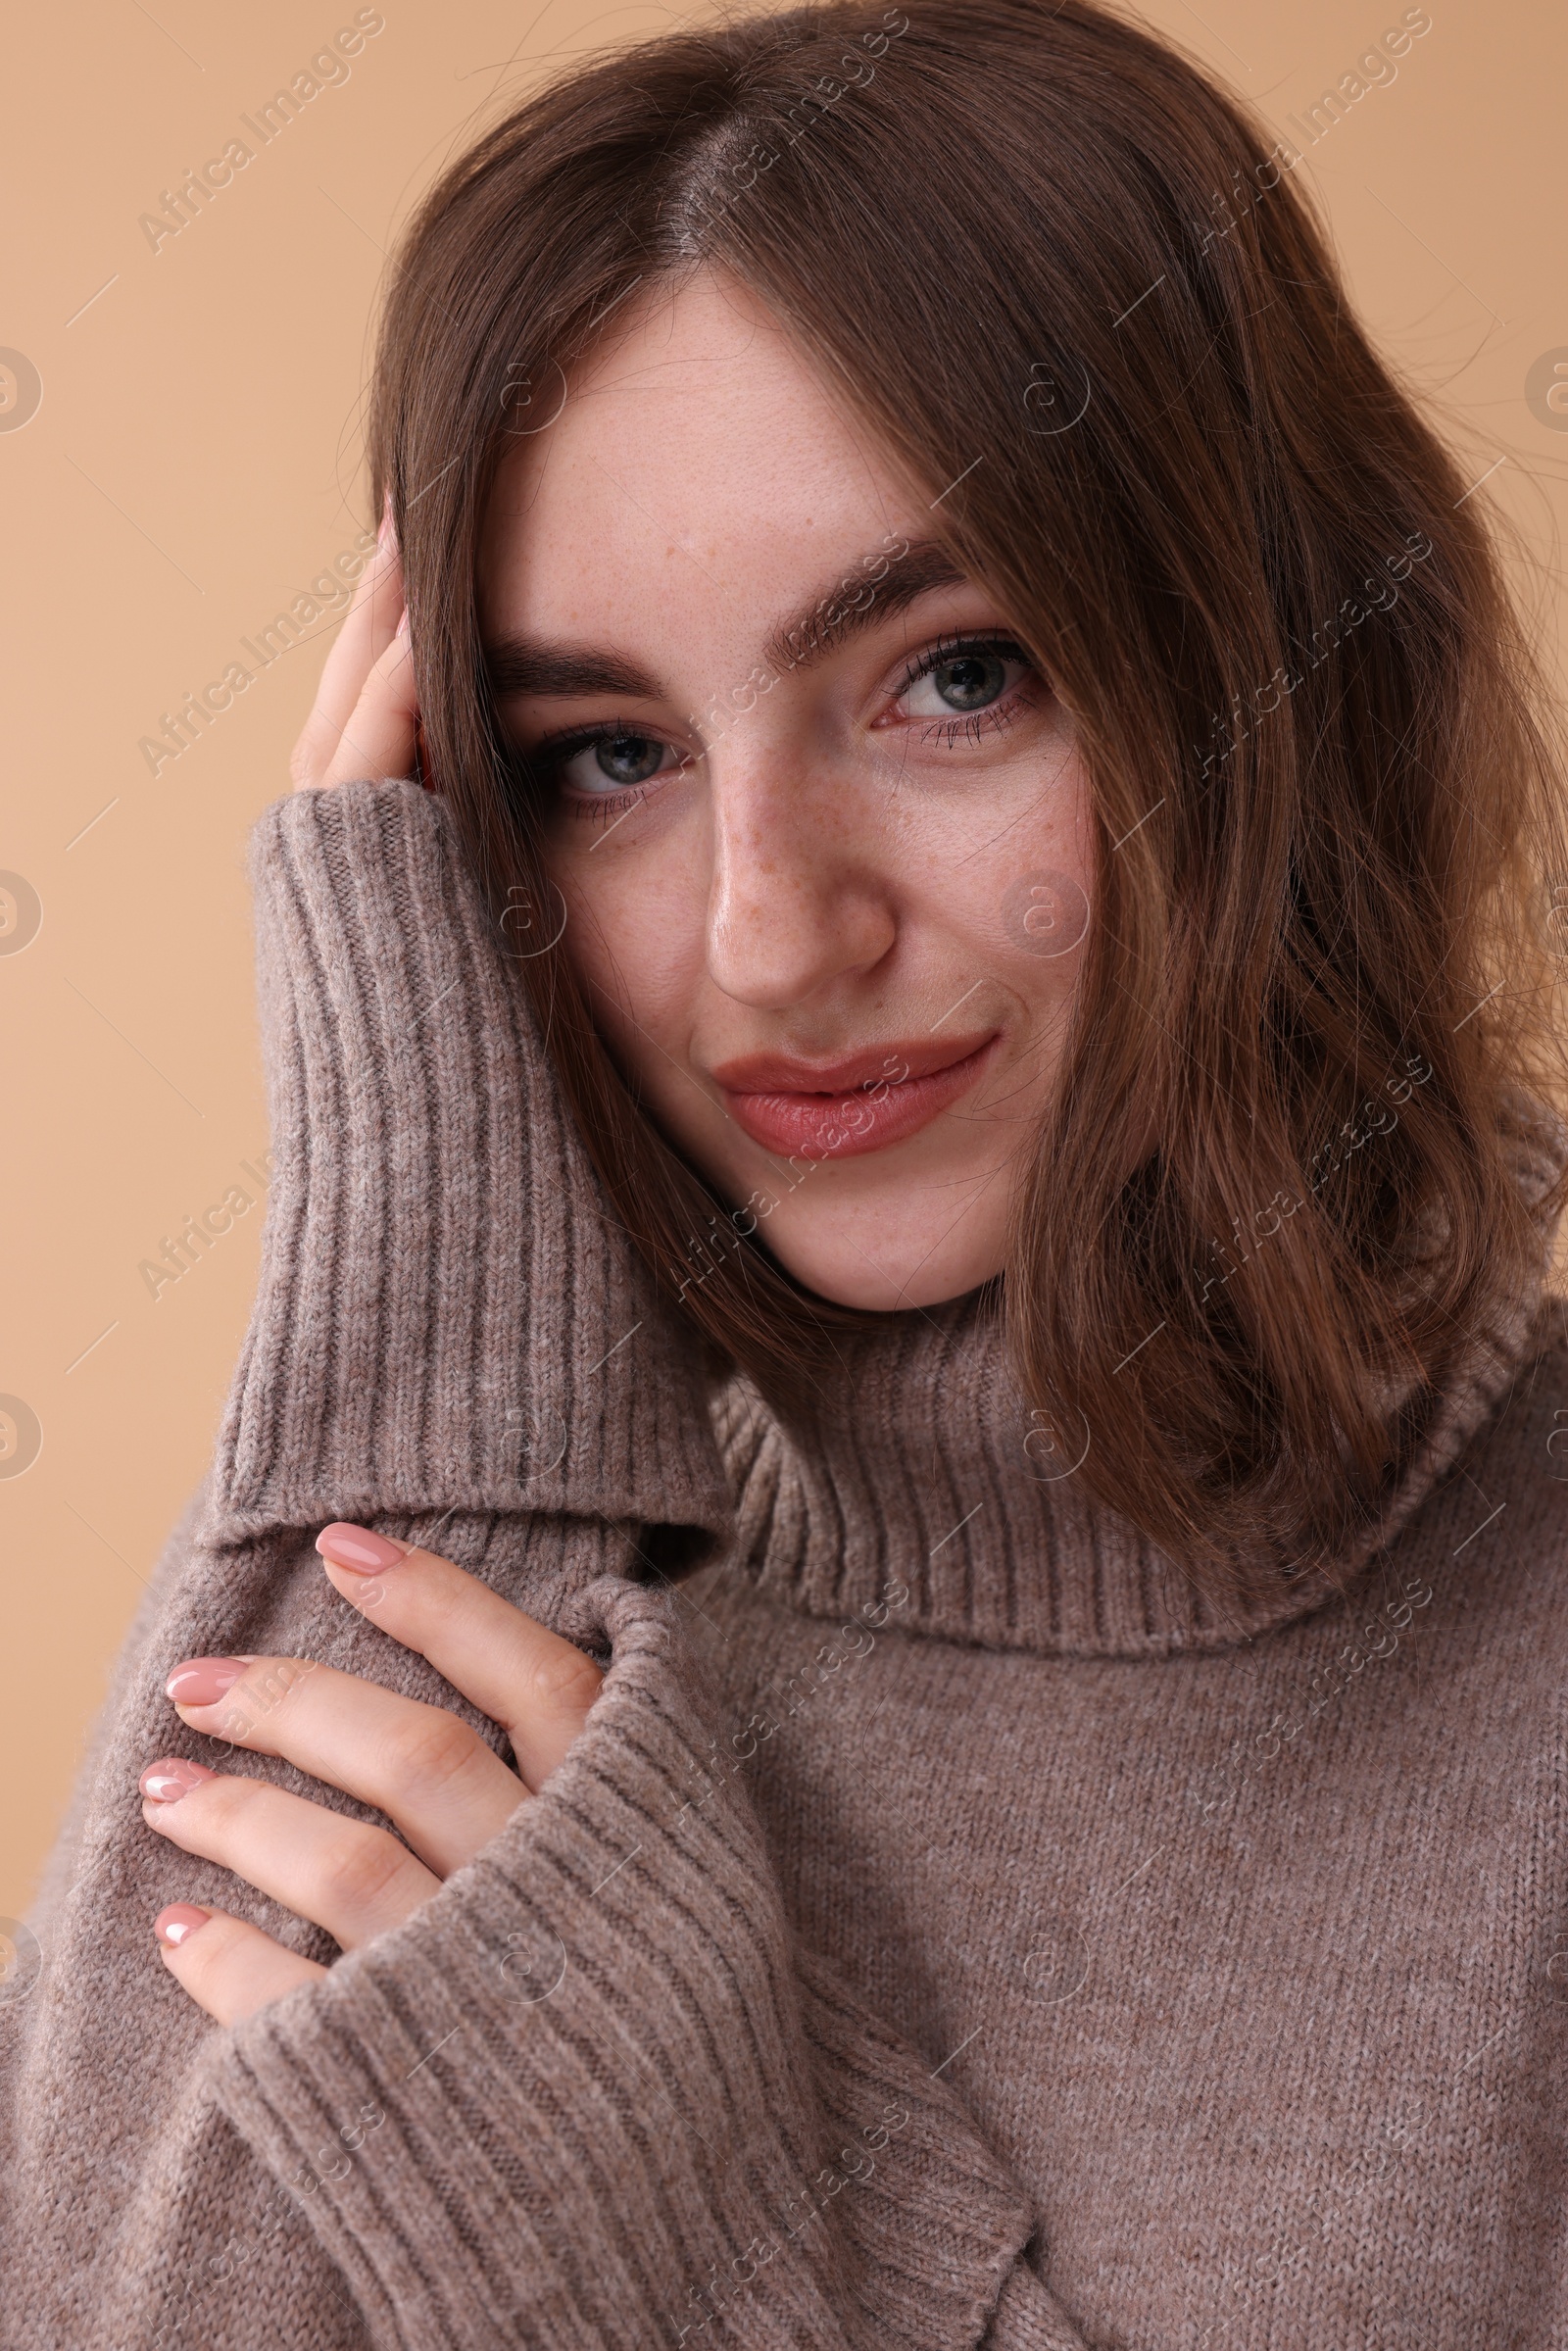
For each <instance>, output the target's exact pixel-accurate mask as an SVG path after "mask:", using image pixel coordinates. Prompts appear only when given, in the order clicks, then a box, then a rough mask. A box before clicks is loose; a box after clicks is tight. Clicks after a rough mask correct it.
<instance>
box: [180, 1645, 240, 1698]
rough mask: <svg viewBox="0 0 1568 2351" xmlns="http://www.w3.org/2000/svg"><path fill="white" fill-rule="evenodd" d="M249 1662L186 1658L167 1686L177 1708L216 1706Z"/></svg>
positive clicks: (227, 1659) (220, 1658) (235, 1658)
mask: <svg viewBox="0 0 1568 2351" xmlns="http://www.w3.org/2000/svg"><path fill="white" fill-rule="evenodd" d="M248 1662H249V1660H248V1659H246V1658H244V1657H187V1658H186V1660H185V1662H184V1664H183V1665H176V1666H175V1668H174V1670H173V1672H172V1674H171V1675H170V1677H169V1680H168V1681H167V1682H166V1683H165V1684H164V1690H165V1692H166V1693H167V1695H168V1696H170V1697H172V1699H173V1701H174V1703H175V1705H176V1706H216V1705H217V1703H218V1701H219V1699H220V1698H221V1696H222V1695H223V1692H224V1691H225V1690H232V1689H233V1687H234V1684H235V1683H236V1682H237V1681H238V1680H239V1678H240V1675H241V1674H242V1673H243V1672H244V1671H245V1668H246V1665H247V1663H248Z"/></svg>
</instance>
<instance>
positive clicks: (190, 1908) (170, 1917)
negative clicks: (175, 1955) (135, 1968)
mask: <svg viewBox="0 0 1568 2351" xmlns="http://www.w3.org/2000/svg"><path fill="white" fill-rule="evenodd" d="M212 1915H213V1914H212V1912H211V1911H210V1910H201V1909H198V1907H197V1905H196V1904H195V1903H194V1902H171V1903H170V1905H169V1908H168V1909H167V1910H161V1911H160V1912H159V1913H158V1916H157V1917H156V1918H155V1919H154V1921H153V1933H154V1934H155V1935H157V1937H158V1939H159V1941H160V1942H161V1943H168V1944H170V1945H172V1948H173V1949H174V1950H176V1951H177V1950H178V1948H179V1946H180V1944H181V1943H184V1942H189V1940H190V1938H191V1936H192V1935H194V1934H195V1932H196V1930H197V1928H198V1927H205V1926H206V1924H207V1922H208V1920H209V1919H210V1918H211V1917H212Z"/></svg>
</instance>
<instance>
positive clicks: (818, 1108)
mask: <svg viewBox="0 0 1568 2351" xmlns="http://www.w3.org/2000/svg"><path fill="white" fill-rule="evenodd" d="M997 1035H998V1032H997V1031H995V1030H993V1031H992V1032H991V1034H990V1035H989V1036H985V1037H981V1038H978V1039H974V1040H971V1041H969V1042H958V1043H956V1044H954V1043H950V1044H944V1045H937V1044H934V1043H933V1042H932V1041H931V1040H930V1039H929V1038H923V1039H920V1040H917V1041H909V1042H904V1043H899V1042H896V1041H895V1042H891V1043H888V1044H885V1045H878V1046H870V1047H867V1048H866V1049H865V1050H864V1051H862V1052H860V1053H852V1054H848V1055H841V1056H840V1058H839V1059H837V1060H836V1061H826V1062H815V1063H813V1062H809V1061H800V1060H795V1059H793V1058H792V1057H791V1056H790V1055H788V1054H786V1053H748V1054H745V1055H743V1056H742V1057H741V1058H739V1059H737V1060H734V1061H725V1062H721V1063H720V1064H719V1066H718V1068H716V1069H715V1070H714V1071H713V1073H712V1074H713V1076H714V1078H715V1079H716V1080H717V1082H718V1084H719V1086H720V1087H721V1089H722V1091H723V1097H724V1104H725V1107H726V1108H727V1109H728V1111H729V1113H730V1115H731V1117H732V1118H733V1119H734V1120H735V1122H736V1124H737V1125H738V1126H740V1127H742V1128H744V1130H745V1132H746V1133H747V1134H748V1135H750V1137H751V1138H752V1141H753V1142H754V1143H760V1144H761V1146H762V1147H763V1149H764V1150H766V1151H779V1152H782V1153H783V1154H784V1155H785V1156H786V1157H794V1158H802V1159H858V1158H863V1157H864V1155H865V1154H866V1153H867V1152H868V1151H886V1150H887V1149H888V1148H889V1147H890V1145H892V1144H895V1143H903V1142H906V1141H907V1139H908V1137H909V1136H911V1135H916V1134H918V1133H919V1132H920V1129H921V1128H922V1127H926V1126H929V1125H930V1123H931V1121H932V1120H933V1119H934V1118H937V1117H940V1115H941V1113H942V1112H943V1111H944V1110H946V1109H949V1108H951V1106H952V1105H953V1103H954V1102H957V1101H958V1100H959V1099H960V1097H961V1096H963V1095H964V1094H967V1092H968V1091H969V1089H970V1087H971V1086H972V1085H973V1084H974V1083H975V1081H976V1079H977V1078H978V1077H979V1076H980V1073H981V1071H982V1069H983V1068H984V1066H985V1064H986V1062H987V1061H988V1060H989V1058H990V1056H991V1050H992V1048H993V1046H994V1045H995V1044H996V1042H997Z"/></svg>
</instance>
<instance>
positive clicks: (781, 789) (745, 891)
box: [708, 730, 898, 1011]
mask: <svg viewBox="0 0 1568 2351" xmlns="http://www.w3.org/2000/svg"><path fill="white" fill-rule="evenodd" d="M739 731H740V730H737V732H739ZM725 748H726V749H727V748H728V747H727V746H726V747H725ZM710 758H711V760H712V762H713V770H712V773H711V784H710V791H711V798H710V808H711V816H712V827H713V839H712V858H713V871H712V881H711V890H710V895H709V915H708V967H709V971H710V973H711V977H712V979H713V980H714V982H715V984H716V985H717V986H718V987H720V988H721V989H722V990H723V991H724V994H725V995H726V996H730V997H733V998H735V999H736V1000H737V1001H738V1002H739V1003H741V1004H753V1005H756V1006H757V1007H759V1008H760V1009H765V1010H769V1011H780V1010H785V1009H787V1008H788V1007H789V1006H791V1005H793V1004H805V1003H808V1002H809V1000H810V999H812V998H813V997H816V996H818V995H820V993H821V992H822V991H823V990H824V989H825V988H828V987H830V986H831V985H832V983H833V982H834V981H836V980H842V979H845V978H847V977H850V976H852V975H860V974H864V973H867V972H870V971H873V970H874V969H875V968H876V966H877V965H878V964H879V963H880V962H881V961H882V959H883V957H884V956H885V955H888V954H889V953H890V951H891V950H892V947H893V944H894V941H895V939H896V938H897V936H898V914H897V904H896V898H895V893H894V889H893V883H892V872H891V867H892V863H893V857H892V844H891V842H889V841H888V840H887V839H886V838H885V837H879V831H878V828H877V827H876V826H875V822H874V818H873V817H872V816H871V813H870V811H868V810H866V809H864V808H861V807H860V806H859V805H858V804H859V795H858V792H857V788H856V783H855V781H854V780H853V779H851V778H849V777H845V778H843V779H842V780H840V781H837V782H836V781H835V779H834V777H833V776H832V775H831V773H829V772H827V771H823V772H818V773H811V772H809V761H808V759H804V758H802V757H801V756H799V755H798V754H797V755H794V756H788V755H785V754H784V753H783V752H782V751H780V750H774V751H771V752H768V751H765V750H762V749H761V748H760V747H750V746H748V747H746V748H744V749H743V750H740V751H738V752H736V753H732V755H731V756H730V758H729V759H724V758H723V757H722V754H721V753H720V754H710Z"/></svg>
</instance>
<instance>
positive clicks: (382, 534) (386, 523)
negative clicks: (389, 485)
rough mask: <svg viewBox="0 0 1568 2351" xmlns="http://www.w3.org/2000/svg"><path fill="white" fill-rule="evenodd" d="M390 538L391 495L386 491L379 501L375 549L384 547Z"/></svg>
mask: <svg viewBox="0 0 1568 2351" xmlns="http://www.w3.org/2000/svg"><path fill="white" fill-rule="evenodd" d="M391 536H392V493H391V491H390V490H388V491H387V493H386V495H385V497H384V498H383V499H382V501H381V527H380V529H379V530H378V531H377V532H376V534H375V543H376V545H377V547H384V546H385V545H386V543H387V541H388V539H390V538H391Z"/></svg>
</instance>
